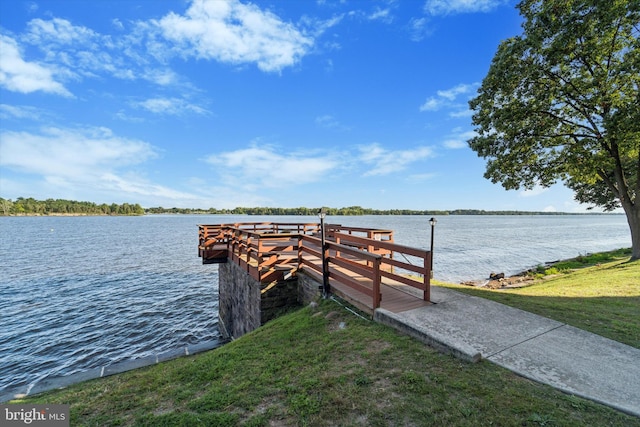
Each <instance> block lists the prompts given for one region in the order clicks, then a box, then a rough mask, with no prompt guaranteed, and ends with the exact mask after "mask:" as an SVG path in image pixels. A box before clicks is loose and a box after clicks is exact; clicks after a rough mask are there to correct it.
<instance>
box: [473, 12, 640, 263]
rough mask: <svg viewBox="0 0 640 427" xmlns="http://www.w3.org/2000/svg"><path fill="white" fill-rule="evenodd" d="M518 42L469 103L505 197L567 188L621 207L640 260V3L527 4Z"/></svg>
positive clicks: (500, 55)
mask: <svg viewBox="0 0 640 427" xmlns="http://www.w3.org/2000/svg"><path fill="white" fill-rule="evenodd" d="M518 8H519V10H520V13H521V15H522V16H523V17H524V18H525V22H524V24H523V29H524V32H523V34H522V35H520V36H517V37H513V38H510V39H508V40H505V41H503V42H502V43H501V44H500V46H499V47H498V51H497V53H496V55H495V57H494V58H493V62H492V64H491V68H490V70H489V73H488V74H487V76H486V77H485V79H484V80H483V82H482V85H481V87H480V89H479V92H478V96H477V97H476V98H475V99H473V100H471V101H470V106H471V109H472V110H474V113H475V114H474V116H473V123H474V124H475V125H476V131H477V134H478V135H477V136H476V137H475V138H473V139H471V140H470V141H469V145H470V147H471V148H472V149H473V150H475V151H476V152H477V153H478V155H479V156H481V157H483V158H485V159H488V162H487V169H486V172H485V177H486V178H488V179H490V180H491V181H492V182H494V183H497V182H500V183H502V185H503V186H504V187H505V188H506V189H518V188H520V187H524V188H528V189H531V188H533V187H535V186H537V185H540V186H544V187H546V186H550V185H552V184H553V183H555V182H557V181H559V180H560V181H563V182H564V183H565V184H566V185H567V186H568V187H569V188H571V189H572V190H574V192H575V198H576V200H578V201H579V202H582V203H587V204H590V205H591V206H592V207H594V206H599V207H602V208H603V209H604V210H606V211H610V210H613V209H616V208H619V207H622V208H623V209H624V212H625V214H626V216H627V220H628V222H629V226H630V229H631V236H632V245H633V256H632V257H633V258H640V205H639V202H640V201H639V200H638V199H637V196H638V194H640V95H639V89H638V88H639V86H640V42H639V35H640V1H638V0H544V1H541V0H524V1H522V2H521V3H520V4H519V5H518Z"/></svg>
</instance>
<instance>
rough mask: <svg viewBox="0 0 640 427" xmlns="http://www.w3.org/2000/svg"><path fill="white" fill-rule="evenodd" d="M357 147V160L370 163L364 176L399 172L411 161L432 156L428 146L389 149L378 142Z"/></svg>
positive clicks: (431, 150)
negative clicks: (358, 150)
mask: <svg viewBox="0 0 640 427" xmlns="http://www.w3.org/2000/svg"><path fill="white" fill-rule="evenodd" d="M359 148H360V156H359V160H360V161H362V162H364V163H366V164H368V165H370V168H369V170H368V171H367V172H365V174H364V176H375V175H388V174H390V173H394V172H399V171H402V170H404V169H406V167H407V166H408V165H409V164H411V163H413V162H417V161H419V160H423V159H426V158H428V157H431V156H433V149H431V148H430V147H416V148H414V149H412V150H395V151H390V150H387V149H384V148H382V147H381V146H380V144H378V143H373V144H370V145H367V146H361V147H359Z"/></svg>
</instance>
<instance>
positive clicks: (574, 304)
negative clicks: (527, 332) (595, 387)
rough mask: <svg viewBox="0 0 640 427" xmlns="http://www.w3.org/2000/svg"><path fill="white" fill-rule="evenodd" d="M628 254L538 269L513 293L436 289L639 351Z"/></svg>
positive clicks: (636, 268)
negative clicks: (536, 316) (545, 319)
mask: <svg viewBox="0 0 640 427" xmlns="http://www.w3.org/2000/svg"><path fill="white" fill-rule="evenodd" d="M629 256H630V250H626V249H622V250H617V251H612V252H605V253H597V254H593V255H589V256H579V257H577V258H575V259H572V260H567V261H562V262H558V263H556V264H554V265H553V266H551V267H547V268H542V267H541V268H539V270H538V271H537V275H538V277H539V280H538V281H537V282H535V283H534V284H532V285H530V286H527V287H524V288H516V289H500V290H489V289H483V288H475V287H469V286H464V285H452V284H447V283H437V284H438V285H441V286H446V287H450V288H452V289H455V290H458V291H461V292H464V293H467V294H471V295H476V296H479V297H482V298H487V299H491V300H494V301H497V302H501V303H503V304H507V305H511V306H513V307H517V308H521V309H523V310H526V311H530V312H532V313H536V314H539V315H542V316H545V317H549V318H551V319H555V320H558V321H560V322H564V323H567V324H569V325H572V326H575V327H578V328H581V329H584V330H587V331H590V332H593V333H596V334H598V335H602V336H604V337H607V338H611V339H613V340H616V341H620V342H623V343H625V344H628V345H631V346H634V347H636V348H640V260H639V261H634V262H629Z"/></svg>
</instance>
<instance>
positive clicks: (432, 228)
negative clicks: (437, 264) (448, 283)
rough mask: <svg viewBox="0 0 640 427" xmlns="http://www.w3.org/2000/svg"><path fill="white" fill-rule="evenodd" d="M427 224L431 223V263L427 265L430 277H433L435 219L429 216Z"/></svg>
mask: <svg viewBox="0 0 640 427" xmlns="http://www.w3.org/2000/svg"><path fill="white" fill-rule="evenodd" d="M429 224H431V265H430V266H429V267H430V271H431V278H432V279H433V232H434V230H435V228H436V219H435V218H431V219H430V220H429Z"/></svg>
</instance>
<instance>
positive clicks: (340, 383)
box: [16, 260, 640, 427]
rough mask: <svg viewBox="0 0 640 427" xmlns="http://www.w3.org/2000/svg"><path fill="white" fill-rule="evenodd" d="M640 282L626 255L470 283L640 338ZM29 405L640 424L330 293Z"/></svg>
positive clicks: (188, 415) (273, 419)
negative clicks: (433, 342) (491, 284)
mask: <svg viewBox="0 0 640 427" xmlns="http://www.w3.org/2000/svg"><path fill="white" fill-rule="evenodd" d="M605 279H606V280H605ZM639 279H640V262H635V263H625V262H624V261H622V260H615V261H608V262H607V263H606V264H601V265H600V266H597V267H587V268H584V269H581V270H579V271H576V272H572V273H570V274H563V275H560V276H556V277H553V278H548V279H546V280H544V281H543V282H542V283H540V284H537V285H534V286H531V287H529V288H525V289H519V290H516V291H514V290H510V291H481V290H476V289H469V288H467V289H464V291H465V292H470V293H475V294H478V295H481V296H485V297H488V298H489V297H490V298H492V299H500V300H501V301H502V302H505V303H508V304H510V305H514V306H518V307H521V308H524V309H527V310H530V311H535V312H538V313H540V314H543V315H548V316H549V317H554V318H556V319H558V320H560V321H563V322H567V323H571V324H575V325H576V326H578V327H584V329H589V330H592V331H594V332H597V333H601V334H602V335H606V336H610V337H612V338H614V339H619V340H620V341H625V342H628V343H632V344H633V345H636V346H637V345H638V339H637V337H638V335H637V331H638V329H639V328H638V317H640V316H638V307H639V305H638V303H639V300H638V299H639V298H640V295H639V293H638V290H639V289H640V286H639V282H638V280H639ZM450 286H453V285H450ZM453 287H455V288H456V289H459V287H457V286H453ZM603 292H604V295H602V294H601V293H603ZM586 326H588V328H587V327H586ZM634 337H635V338H634ZM620 338H625V339H624V340H623V339H620ZM25 401H28V402H32V403H36V402H38V403H47V404H52V403H65V404H70V405H71V425H72V426H129V425H139V426H154V427H155V426H191V425H193V426H199V425H202V426H235V425H246V426H304V425H309V426H414V425H415V426H431V425H434V426H489V425H494V426H639V427H640V419H639V418H635V417H631V416H628V415H625V414H623V413H620V412H618V411H615V410H613V409H611V408H608V407H605V406H602V405H599V404H596V403H593V402H590V401H587V400H584V399H581V398H578V397H575V396H570V395H566V394H563V393H561V392H559V391H556V390H554V389H552V388H551V387H548V386H544V385H540V384H537V383H534V382H532V381H529V380H526V379H524V378H521V377H518V376H516V375H515V374H513V373H511V372H510V371H507V370H505V369H502V368H500V367H498V366H496V365H493V364H491V363H490V362H487V361H481V362H479V363H475V364H472V363H467V362H463V361H460V360H458V359H455V358H453V357H451V356H447V355H443V354H441V353H438V352H436V351H434V350H432V349H430V348H429V347H427V346H425V345H423V344H421V343H420V342H418V341H416V340H414V339H412V338H409V337H407V336H403V335H400V334H399V333H397V332H396V331H395V330H392V329H391V328H388V327H385V326H383V325H380V324H377V323H373V322H371V321H368V320H366V319H363V318H360V317H358V316H355V315H354V314H352V313H351V312H349V311H347V310H345V309H344V308H343V307H341V306H340V305H338V304H336V303H335V302H333V301H330V300H329V301H324V302H323V303H322V304H321V305H320V307H319V309H318V311H315V312H314V311H312V310H311V309H309V308H302V309H299V310H296V311H293V312H291V313H289V314H286V315H284V316H282V317H280V318H278V319H276V320H274V321H272V322H269V323H268V324H267V325H265V326H264V327H262V328H260V329H258V330H256V331H254V332H252V333H250V334H248V335H245V336H243V337H242V338H240V339H238V340H236V341H233V342H231V343H229V344H227V345H225V346H223V347H221V348H219V349H216V350H213V351H209V352H206V353H202V354H199V355H195V356H191V357H185V358H181V359H177V360H173V361H170V362H166V363H162V364H159V365H154V366H150V367H148V368H143V369H138V370H135V371H131V372H127V373H124V374H120V375H116V376H112V377H108V378H103V379H99V380H94V381H89V382H86V383H82V384H78V385H75V386H72V387H69V388H68V389H64V390H58V391H54V392H49V393H45V394H42V395H39V396H35V397H30V398H28V399H26V400H25ZM16 402H17V401H16Z"/></svg>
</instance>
